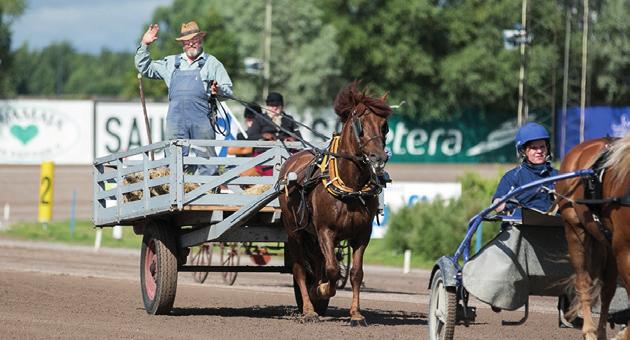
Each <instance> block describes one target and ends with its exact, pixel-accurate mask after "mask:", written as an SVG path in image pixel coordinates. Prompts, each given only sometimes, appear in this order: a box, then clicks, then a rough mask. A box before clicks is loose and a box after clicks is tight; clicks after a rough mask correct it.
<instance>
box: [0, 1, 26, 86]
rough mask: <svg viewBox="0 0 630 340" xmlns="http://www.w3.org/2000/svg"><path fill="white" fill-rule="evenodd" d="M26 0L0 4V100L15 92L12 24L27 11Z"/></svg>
mask: <svg viewBox="0 0 630 340" xmlns="http://www.w3.org/2000/svg"><path fill="white" fill-rule="evenodd" d="M25 6H26V2H25V0H2V2H0V98H4V97H7V96H8V95H10V94H12V93H13V92H14V91H13V90H12V87H11V85H10V84H11V80H10V78H9V71H10V69H11V67H12V65H13V58H12V56H11V50H10V49H11V24H12V22H13V20H14V19H15V18H16V17H18V16H20V15H21V14H22V13H23V12H24V9H25Z"/></svg>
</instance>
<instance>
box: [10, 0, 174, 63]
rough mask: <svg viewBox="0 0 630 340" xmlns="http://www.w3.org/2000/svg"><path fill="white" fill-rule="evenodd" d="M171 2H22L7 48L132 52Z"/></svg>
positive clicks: (47, 0)
mask: <svg viewBox="0 0 630 340" xmlns="http://www.w3.org/2000/svg"><path fill="white" fill-rule="evenodd" d="M172 1H173V0H87V1H85V0H84V1H81V0H26V2H27V9H26V11H25V12H24V14H23V15H22V16H20V17H19V18H17V19H16V20H15V21H14V22H13V24H12V25H11V30H12V32H13V35H12V42H11V48H12V49H16V48H18V47H19V46H21V45H22V43H24V42H26V43H27V44H28V46H29V48H30V49H31V50H33V49H41V48H43V47H46V46H48V45H50V44H51V43H53V42H60V41H68V42H70V44H71V45H72V46H73V47H74V48H75V49H76V50H77V51H79V52H87V53H92V54H98V53H100V51H101V50H102V49H103V48H107V49H109V50H112V51H117V52H122V51H126V52H133V51H134V50H135V49H136V47H137V45H138V44H139V42H140V38H141V36H142V33H143V32H144V31H145V29H146V28H145V25H147V24H148V23H149V20H150V19H151V17H152V15H153V12H154V11H155V9H156V8H157V7H158V6H164V5H170V4H171V3H172Z"/></svg>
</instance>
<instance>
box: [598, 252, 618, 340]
mask: <svg viewBox="0 0 630 340" xmlns="http://www.w3.org/2000/svg"><path fill="white" fill-rule="evenodd" d="M602 248H603V247H602ZM602 250H603V251H605V252H607V254H606V264H605V265H606V266H605V268H604V273H603V275H602V276H603V281H604V282H603V284H604V286H603V288H602V294H601V297H600V299H601V309H600V313H599V324H598V325H597V339H600V340H606V339H608V338H607V337H606V324H607V323H608V311H609V308H610V302H611V301H612V299H613V297H614V296H615V291H616V290H617V266H616V264H615V258H614V257H613V256H612V253H611V252H610V250H609V248H604V249H602Z"/></svg>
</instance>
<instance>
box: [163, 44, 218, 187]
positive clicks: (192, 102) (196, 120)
mask: <svg viewBox="0 0 630 340" xmlns="http://www.w3.org/2000/svg"><path fill="white" fill-rule="evenodd" d="M180 63H181V56H179V57H177V59H176V62H175V70H174V71H173V75H172V77H171V84H170V86H169V88H168V98H169V102H170V103H169V106H168V114H167V116H166V138H167V139H169V140H171V139H178V138H181V139H214V138H215V134H214V130H213V128H212V126H211V125H210V120H209V119H208V115H209V114H210V107H209V105H208V94H207V93H206V90H205V89H204V86H203V81H202V79H201V74H200V72H199V71H200V70H201V68H202V67H203V65H204V60H203V59H202V60H200V62H199V68H197V69H191V70H180V69H179V65H180ZM208 86H210V85H208ZM202 149H204V150H203V151H202V150H200V149H199V148H195V149H194V151H195V154H196V155H197V156H198V157H203V158H209V157H216V155H217V154H216V151H215V150H214V147H204V148H202ZM188 152H189V150H188V148H184V150H183V155H184V156H187V155H188ZM196 168H197V166H194V165H192V166H190V167H188V168H187V169H185V170H186V171H187V172H191V173H194V171H195V170H196ZM216 170H217V166H216V165H199V175H206V176H208V175H214V174H215V172H216Z"/></svg>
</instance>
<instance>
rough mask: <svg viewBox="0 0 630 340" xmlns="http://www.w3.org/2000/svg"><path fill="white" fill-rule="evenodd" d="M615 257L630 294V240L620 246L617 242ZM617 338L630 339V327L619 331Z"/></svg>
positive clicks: (618, 269) (629, 294)
mask: <svg viewBox="0 0 630 340" xmlns="http://www.w3.org/2000/svg"><path fill="white" fill-rule="evenodd" d="M615 258H616V259H617V271H618V272H619V277H621V281H622V282H623V285H624V287H625V288H626V293H628V296H630V242H624V244H623V245H620V246H617V244H615ZM615 339H617V340H630V331H629V330H628V327H626V328H624V329H623V330H622V331H621V332H619V333H618V334H617V336H616V337H615Z"/></svg>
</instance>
